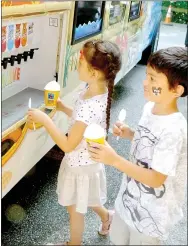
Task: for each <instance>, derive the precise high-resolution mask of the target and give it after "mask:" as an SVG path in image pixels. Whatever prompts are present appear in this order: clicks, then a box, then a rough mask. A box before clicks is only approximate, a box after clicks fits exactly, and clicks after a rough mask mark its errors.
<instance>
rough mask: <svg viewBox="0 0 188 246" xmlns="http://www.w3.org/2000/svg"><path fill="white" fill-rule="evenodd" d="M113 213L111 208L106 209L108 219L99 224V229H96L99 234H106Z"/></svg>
mask: <svg viewBox="0 0 188 246" xmlns="http://www.w3.org/2000/svg"><path fill="white" fill-rule="evenodd" d="M114 213H115V212H114V211H113V210H108V220H107V221H105V222H103V221H102V224H101V225H100V227H99V231H98V233H99V235H101V236H106V235H108V233H109V230H110V226H111V224H112V220H113V216H114Z"/></svg>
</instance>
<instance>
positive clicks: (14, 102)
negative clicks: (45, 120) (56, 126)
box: [2, 88, 51, 132]
mask: <svg viewBox="0 0 188 246" xmlns="http://www.w3.org/2000/svg"><path fill="white" fill-rule="evenodd" d="M29 98H31V104H32V105H31V106H32V108H39V107H40V106H41V105H42V104H44V91H40V90H37V89H33V88H27V89H25V90H23V91H21V92H19V93H17V94H16V95H14V96H12V97H10V98H8V99H6V100H4V101H3V102H2V132H3V131H5V130H7V129H8V128H9V127H11V126H12V125H14V124H15V123H17V122H18V121H19V120H21V119H23V118H24V117H25V115H26V113H27V111H28V102H29ZM50 112H51V110H49V109H45V113H46V114H49V113H50Z"/></svg>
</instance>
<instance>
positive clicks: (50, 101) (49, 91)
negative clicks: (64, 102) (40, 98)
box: [44, 81, 60, 109]
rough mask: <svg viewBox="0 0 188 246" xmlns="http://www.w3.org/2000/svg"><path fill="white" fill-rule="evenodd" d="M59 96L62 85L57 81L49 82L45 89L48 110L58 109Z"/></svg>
mask: <svg viewBox="0 0 188 246" xmlns="http://www.w3.org/2000/svg"><path fill="white" fill-rule="evenodd" d="M59 95H60V85H59V84H58V83H57V82H56V81H51V82H49V83H48V84H47V85H46V86H45V88H44V103H45V106H46V108H48V109H54V108H56V105H57V99H58V97H59Z"/></svg>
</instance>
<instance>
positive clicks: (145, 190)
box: [122, 125, 165, 236]
mask: <svg viewBox="0 0 188 246" xmlns="http://www.w3.org/2000/svg"><path fill="white" fill-rule="evenodd" d="M158 142H159V138H158V137H155V136H154V135H153V134H152V132H151V131H150V130H149V129H148V128H146V127H143V126H141V125H139V126H138V129H137V131H136V133H135V138H134V143H133V146H132V151H131V158H132V160H134V162H135V163H136V164H137V165H138V166H141V167H143V168H147V169H151V167H150V164H151V161H152V156H153V151H154V147H155V145H156V144H157V143H158ZM164 194H165V185H162V186H161V187H159V188H156V189H155V188H151V187H149V186H147V185H144V184H142V183H140V182H138V181H136V180H134V179H132V178H130V177H128V176H127V185H126V189H125V190H124V192H123V194H122V202H123V206H124V208H125V210H126V211H127V213H128V214H129V215H130V217H131V219H132V222H133V224H134V226H135V228H136V229H137V230H138V231H139V232H140V233H142V232H143V231H144V230H145V229H146V228H147V231H150V233H151V234H152V233H155V235H158V236H161V235H162V232H161V231H160V229H159V228H158V225H157V223H156V221H155V219H154V218H153V217H152V215H151V214H150V212H149V211H148V209H147V208H146V207H144V204H142V198H143V196H150V197H151V196H153V199H160V198H162V197H163V195H164ZM145 198H146V197H145ZM146 199H147V198H146ZM143 200H144V199H143ZM150 200H151V198H150Z"/></svg>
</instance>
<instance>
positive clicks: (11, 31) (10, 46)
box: [8, 25, 14, 51]
mask: <svg viewBox="0 0 188 246" xmlns="http://www.w3.org/2000/svg"><path fill="white" fill-rule="evenodd" d="M13 47H14V25H9V26H8V50H9V51H11V50H12V49H13Z"/></svg>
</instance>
